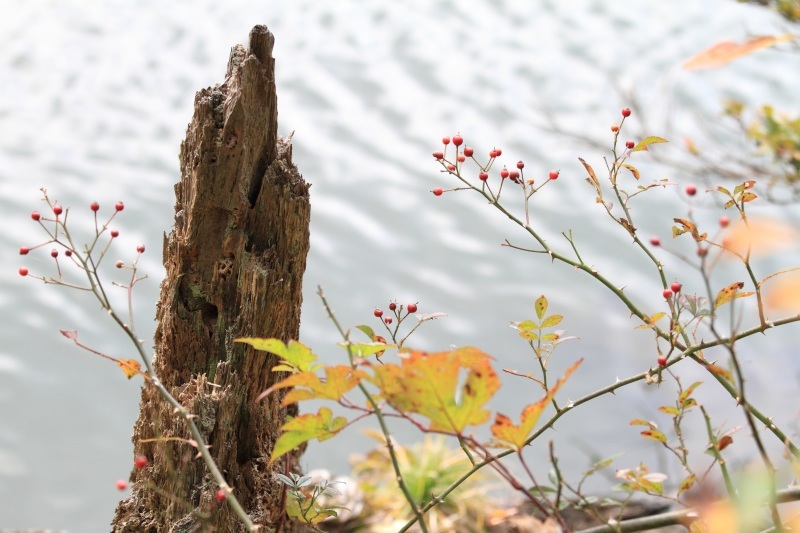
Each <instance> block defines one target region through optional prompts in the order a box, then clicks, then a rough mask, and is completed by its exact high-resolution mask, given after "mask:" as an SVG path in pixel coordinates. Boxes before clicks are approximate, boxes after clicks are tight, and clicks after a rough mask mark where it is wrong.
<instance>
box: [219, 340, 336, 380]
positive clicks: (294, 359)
mask: <svg viewBox="0 0 800 533" xmlns="http://www.w3.org/2000/svg"><path fill="white" fill-rule="evenodd" d="M233 341H234V342H243V343H245V344H249V345H250V346H252V347H253V348H254V349H256V350H259V351H262V352H269V353H271V354H274V355H277V356H278V357H280V358H281V361H280V364H279V365H278V366H276V367H274V368H273V369H272V370H273V371H274V372H278V371H279V370H284V369H285V368H286V367H290V368H291V369H292V370H291V371H292V372H309V371H311V372H313V371H314V370H316V369H318V368H322V367H323V366H325V365H321V364H317V365H314V364H312V363H313V362H314V361H316V360H317V356H316V355H314V354H313V353H311V350H310V349H309V348H308V347H307V346H306V345H304V344H303V343H301V342H298V341H289V345H288V346H286V345H285V344H284V343H283V342H282V341H281V340H280V339H261V338H258V337H239V338H238V339H234V340H233ZM276 368H277V369H278V370H276Z"/></svg>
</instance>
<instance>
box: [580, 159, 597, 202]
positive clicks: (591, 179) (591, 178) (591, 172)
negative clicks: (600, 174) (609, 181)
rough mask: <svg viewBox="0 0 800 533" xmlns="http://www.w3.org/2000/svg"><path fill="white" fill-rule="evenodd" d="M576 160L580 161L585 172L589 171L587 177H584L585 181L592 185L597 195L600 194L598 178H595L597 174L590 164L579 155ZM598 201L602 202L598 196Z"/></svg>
mask: <svg viewBox="0 0 800 533" xmlns="http://www.w3.org/2000/svg"><path fill="white" fill-rule="evenodd" d="M578 161H580V162H581V164H582V165H583V167H584V168H585V169H586V172H588V173H589V177H588V178H587V179H586V181H588V182H589V184H591V185H592V186H593V187H594V190H595V191H597V194H598V195H600V196H602V194H600V180H598V179H597V175H596V174H595V173H594V169H593V168H592V167H591V165H589V163H587V162H586V161H584V160H583V159H581V158H580V157H579V158H578ZM598 201H599V202H602V200H600V198H598Z"/></svg>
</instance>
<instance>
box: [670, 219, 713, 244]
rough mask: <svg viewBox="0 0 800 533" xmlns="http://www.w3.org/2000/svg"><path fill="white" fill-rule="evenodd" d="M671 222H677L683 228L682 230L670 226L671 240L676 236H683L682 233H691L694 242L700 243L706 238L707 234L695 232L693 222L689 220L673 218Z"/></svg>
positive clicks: (695, 227)
mask: <svg viewBox="0 0 800 533" xmlns="http://www.w3.org/2000/svg"><path fill="white" fill-rule="evenodd" d="M672 220H673V221H674V222H677V223H678V224H680V225H681V226H683V227H682V228H679V227H678V226H672V238H673V239H674V238H675V237H677V236H678V235H683V234H684V233H691V234H692V238H694V240H695V241H697V242H702V241H704V240H706V237H707V236H708V234H707V233H703V234H701V233H700V232H699V231H698V230H697V226H696V225H695V224H694V223H693V222H691V221H690V220H686V219H685V218H673V219H672Z"/></svg>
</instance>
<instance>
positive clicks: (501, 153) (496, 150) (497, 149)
mask: <svg viewBox="0 0 800 533" xmlns="http://www.w3.org/2000/svg"><path fill="white" fill-rule="evenodd" d="M494 153H496V154H497V157H500V156H501V155H503V151H502V150H501V149H500V148H495V149H494Z"/></svg>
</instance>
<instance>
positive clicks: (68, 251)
mask: <svg viewBox="0 0 800 533" xmlns="http://www.w3.org/2000/svg"><path fill="white" fill-rule="evenodd" d="M64 255H66V256H67V257H72V250H64Z"/></svg>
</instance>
